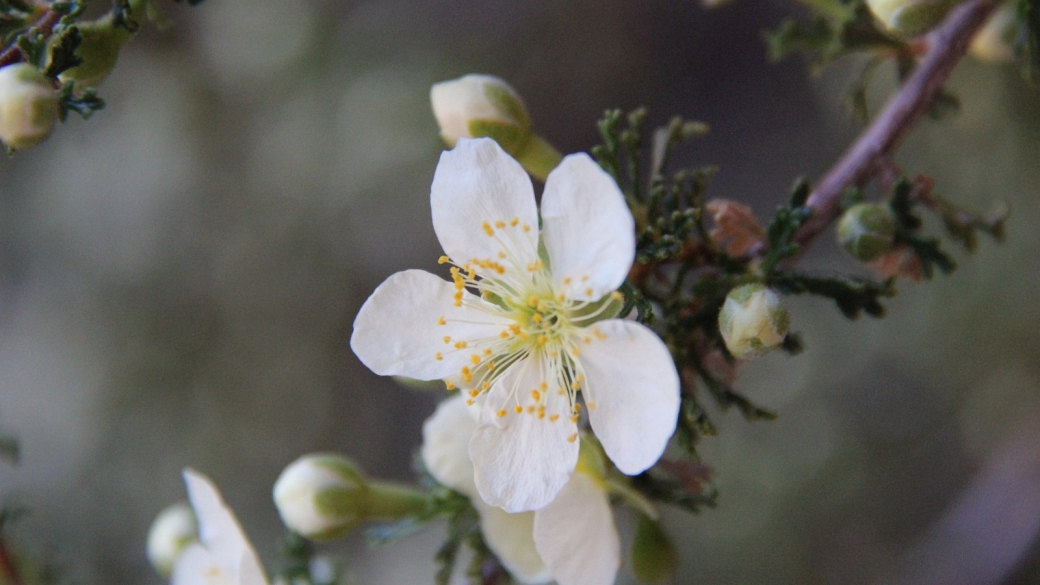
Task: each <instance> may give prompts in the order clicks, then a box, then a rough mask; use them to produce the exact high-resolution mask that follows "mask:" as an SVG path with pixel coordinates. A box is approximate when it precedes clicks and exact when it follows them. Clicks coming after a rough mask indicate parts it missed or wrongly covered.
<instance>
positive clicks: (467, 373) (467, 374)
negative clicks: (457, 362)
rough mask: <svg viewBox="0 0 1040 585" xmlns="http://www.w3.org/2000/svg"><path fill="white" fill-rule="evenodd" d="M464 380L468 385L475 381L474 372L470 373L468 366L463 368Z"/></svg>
mask: <svg viewBox="0 0 1040 585" xmlns="http://www.w3.org/2000/svg"><path fill="white" fill-rule="evenodd" d="M462 380H463V381H464V382H466V383H467V384H469V383H470V382H472V381H473V372H471V371H469V368H468V367H466V366H462Z"/></svg>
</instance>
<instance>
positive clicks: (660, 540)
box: [632, 514, 679, 585]
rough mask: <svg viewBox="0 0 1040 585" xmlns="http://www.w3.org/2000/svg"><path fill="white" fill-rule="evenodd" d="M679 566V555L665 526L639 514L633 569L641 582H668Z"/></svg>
mask: <svg viewBox="0 0 1040 585" xmlns="http://www.w3.org/2000/svg"><path fill="white" fill-rule="evenodd" d="M678 568H679V556H678V555H677V554H676V552H675V546H674V545H673V544H672V540H671V539H670V538H668V534H667V533H666V532H665V531H664V527H663V526H661V524H660V523H659V522H656V521H654V520H652V519H650V517H648V516H646V515H645V514H639V523H638V524H637V525H636V536H635V538H634V539H633V540H632V571H633V572H634V573H635V574H636V578H637V579H639V582H640V583H646V584H647V585H652V584H655V583H667V582H668V581H669V579H670V578H671V577H672V575H674V574H675V571H676V569H678Z"/></svg>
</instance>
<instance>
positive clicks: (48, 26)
mask: <svg viewBox="0 0 1040 585" xmlns="http://www.w3.org/2000/svg"><path fill="white" fill-rule="evenodd" d="M62 16H64V14H62V13H61V12H55V11H53V10H48V11H47V12H44V13H43V16H41V17H40V18H39V20H37V21H36V22H35V23H33V27H34V28H37V29H39V30H40V32H41V33H42V34H43V38H47V37H49V36H51V33H52V32H54V27H56V26H58V21H60V20H61V17H62ZM22 61H25V53H24V52H23V51H22V50H21V49H20V48H18V44H17V43H15V44H12V45H11V46H10V47H8V48H7V49H6V50H5V51H4V52H3V53H0V67H7V66H8V65H14V64H15V63H21V62H22Z"/></svg>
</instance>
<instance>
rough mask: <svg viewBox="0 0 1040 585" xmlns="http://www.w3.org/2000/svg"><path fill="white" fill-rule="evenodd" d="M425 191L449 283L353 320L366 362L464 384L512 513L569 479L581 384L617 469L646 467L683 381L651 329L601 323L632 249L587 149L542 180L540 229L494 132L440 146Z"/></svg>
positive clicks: (483, 456)
mask: <svg viewBox="0 0 1040 585" xmlns="http://www.w3.org/2000/svg"><path fill="white" fill-rule="evenodd" d="M430 198H431V207H432V211H433V227H434V230H435V231H436V233H437V238H438V239H439V240H440V243H441V246H442V247H443V248H444V251H445V252H446V254H447V256H443V257H442V258H441V261H442V263H445V262H450V263H451V264H453V265H454V266H453V267H452V268H451V275H452V279H453V281H454V282H453V283H449V282H445V281H444V280H442V279H440V278H438V277H436V276H434V275H432V274H429V273H427V272H423V271H420V270H407V271H404V272H399V273H397V274H395V275H393V276H391V277H390V278H388V279H387V280H386V282H384V283H383V284H381V285H380V286H379V287H378V288H377V289H376V290H375V292H373V293H372V296H371V297H369V299H368V301H366V302H365V305H364V306H363V307H362V308H361V311H360V313H359V314H358V316H357V319H356V320H355V321H354V334H353V336H352V337H351V340H350V346H351V348H353V350H354V352H355V353H356V354H357V355H358V357H359V358H361V361H362V362H364V363H365V365H367V366H368V367H369V368H371V369H372V370H373V371H374V372H376V373H378V374H381V375H402V376H408V377H411V378H417V379H420V380H435V379H445V380H447V379H451V381H449V382H448V383H449V385H452V384H457V385H459V386H460V387H462V388H464V389H466V391H467V395H468V396H469V400H470V401H471V403H472V404H477V405H480V406H481V409H480V424H479V426H478V427H477V429H476V431H475V432H474V433H473V436H472V438H471V440H470V443H469V454H470V457H471V458H472V460H473V463H474V466H475V467H476V477H475V481H476V485H477V489H478V490H479V492H480V495H481V497H482V498H483V499H484V501H486V502H487V503H488V504H491V505H493V506H499V507H501V508H504V509H505V510H506V511H508V512H521V511H525V510H536V509H538V508H541V507H543V506H545V505H546V504H548V503H549V502H551V501H552V500H553V498H554V497H555V496H556V494H557V492H559V491H560V489H562V488H563V486H564V485H565V484H566V483H567V480H568V478H569V477H570V474H571V472H572V471H573V470H574V466H575V463H576V462H577V458H578V442H577V439H578V426H577V423H578V417H579V409H580V408H581V406H580V404H579V403H578V401H577V395H578V392H579V391H580V392H581V395H582V398H583V399H584V401H585V403H586V405H587V406H588V411H589V412H588V415H589V422H590V424H591V426H592V429H593V430H594V431H595V433H596V435H597V437H598V438H599V440H600V442H601V443H602V445H603V447H604V449H605V450H606V453H607V455H608V456H609V457H610V458H611V460H613V461H614V463H615V465H616V466H617V468H618V469H620V470H621V471H622V472H624V473H627V474H636V473H640V472H642V471H644V470H645V469H646V468H648V467H650V466H651V465H653V464H654V462H656V461H657V459H658V458H659V457H660V456H661V453H662V452H663V451H664V448H665V445H666V444H667V443H668V439H669V438H670V437H671V435H672V433H673V431H674V430H675V423H676V417H677V414H678V408H679V377H678V374H677V373H676V370H675V365H674V362H673V361H672V358H671V355H670V353H669V351H668V349H667V348H666V347H665V345H664V343H662V342H661V340H660V339H659V338H658V337H657V335H655V334H654V332H653V331H651V330H649V329H648V328H646V327H644V326H642V325H639V324H637V323H635V322H632V321H625V320H620V319H605V320H599V321H597V319H602V318H603V317H605V316H607V314H610V313H609V312H611V311H614V310H616V309H614V308H612V307H614V306H616V305H613V303H614V301H615V299H614V295H615V294H616V293H614V291H615V289H617V288H618V287H619V286H620V285H621V284H622V283H623V282H624V280H625V277H626V275H627V274H628V270H629V268H630V267H631V265H632V262H633V259H634V256H635V234H634V221H633V219H632V214H631V213H630V212H629V211H628V208H627V206H626V205H625V202H624V197H623V196H622V194H621V192H620V190H619V189H618V187H617V185H616V184H615V183H614V181H613V179H611V177H610V176H609V175H607V174H606V173H605V172H603V171H602V170H601V169H600V168H599V167H598V166H597V165H596V163H595V162H593V161H592V159H590V158H589V157H588V156H586V155H584V154H576V155H571V156H568V157H566V158H565V159H564V160H563V162H562V163H561V164H560V165H559V167H557V168H556V169H555V170H554V171H553V172H552V173H550V174H549V176H548V179H547V180H546V183H545V191H544V193H543V196H542V209H541V220H542V229H541V235H540V237H539V229H538V225H539V216H538V209H537V207H536V205H535V198H534V189H533V188H532V186H531V181H530V179H529V178H528V177H527V175H526V174H525V173H524V171H523V169H522V168H521V167H520V165H519V164H518V163H517V162H516V161H515V160H513V159H512V158H510V157H509V156H508V155H507V154H506V153H505V152H503V151H502V149H501V148H500V147H499V146H498V145H497V144H496V143H495V142H494V141H492V140H487V139H481V140H460V141H459V143H458V146H457V147H456V148H455V149H454V150H452V151H450V152H446V153H444V154H442V155H441V160H440V163H439V164H438V165H437V171H436V173H435V175H434V178H433V187H432V191H431V195H430ZM540 244H541V246H542V248H541V249H542V250H543V251H544V254H540V253H539V248H540ZM470 290H475V291H477V292H479V293H480V295H479V296H478V295H475V294H472V293H471V292H470ZM612 293H613V294H612Z"/></svg>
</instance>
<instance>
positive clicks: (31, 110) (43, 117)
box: [0, 63, 58, 150]
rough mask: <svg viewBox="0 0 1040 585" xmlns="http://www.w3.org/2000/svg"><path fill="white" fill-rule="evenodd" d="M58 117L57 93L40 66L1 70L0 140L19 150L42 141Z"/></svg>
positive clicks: (18, 66) (9, 67)
mask: <svg viewBox="0 0 1040 585" xmlns="http://www.w3.org/2000/svg"><path fill="white" fill-rule="evenodd" d="M57 120H58V94H57V93H56V92H55V91H54V87H53V86H52V85H51V82H50V80H49V79H47V77H46V76H44V75H43V73H41V72H40V70H39V69H37V68H35V67H33V66H31V65H26V64H24V63H21V64H18V65H8V66H7V67H4V68H3V69H0V141H3V143H4V144H6V145H7V146H8V147H9V148H13V149H15V150H21V149H25V148H31V147H33V146H36V145H37V144H39V143H41V142H43V141H44V140H46V139H47V137H48V136H50V134H51V130H53V129H54V123H55V122H56V121H57Z"/></svg>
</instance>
